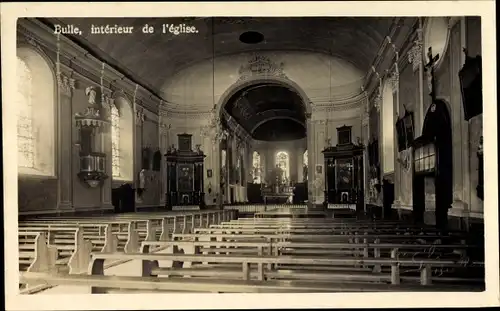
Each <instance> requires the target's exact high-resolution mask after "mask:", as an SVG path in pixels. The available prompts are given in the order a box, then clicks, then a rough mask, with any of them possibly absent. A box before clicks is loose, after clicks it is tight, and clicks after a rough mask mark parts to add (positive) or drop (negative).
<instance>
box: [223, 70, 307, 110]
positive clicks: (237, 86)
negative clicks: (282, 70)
mask: <svg viewBox="0 0 500 311" xmlns="http://www.w3.org/2000/svg"><path fill="white" fill-rule="evenodd" d="M260 83H275V84H278V85H280V86H282V87H285V88H287V89H289V90H290V91H292V92H295V93H296V94H297V95H298V96H299V97H300V99H301V101H302V104H303V105H304V108H305V111H306V114H310V113H311V112H312V107H311V101H310V100H309V98H308V97H307V95H306V93H305V92H304V90H303V89H302V88H301V87H300V86H299V85H298V84H297V83H295V82H294V81H292V80H290V79H286V78H282V77H277V76H274V77H261V76H256V77H249V78H247V79H245V80H242V81H237V82H235V83H234V84H233V85H231V86H230V87H229V88H227V90H226V91H225V92H224V93H223V94H222V95H221V97H220V98H219V101H218V102H217V106H216V107H215V113H216V116H219V117H220V118H221V119H222V112H223V111H224V107H225V106H226V104H227V103H228V101H229V99H230V98H231V97H232V96H233V95H234V94H236V93H237V92H238V91H240V90H242V89H244V88H246V87H249V86H251V85H254V84H260Z"/></svg>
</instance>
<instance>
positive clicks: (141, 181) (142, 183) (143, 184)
mask: <svg viewBox="0 0 500 311" xmlns="http://www.w3.org/2000/svg"><path fill="white" fill-rule="evenodd" d="M145 190H146V170H145V169H142V170H141V171H140V172H139V187H137V196H138V199H139V200H140V201H142V194H143V193H144V191H145Z"/></svg>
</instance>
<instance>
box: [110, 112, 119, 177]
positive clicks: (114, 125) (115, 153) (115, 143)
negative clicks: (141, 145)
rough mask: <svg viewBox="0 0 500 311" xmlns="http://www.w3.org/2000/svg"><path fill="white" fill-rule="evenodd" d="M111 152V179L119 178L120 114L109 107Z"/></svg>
mask: <svg viewBox="0 0 500 311" xmlns="http://www.w3.org/2000/svg"><path fill="white" fill-rule="evenodd" d="M111 150H112V162H113V164H112V166H113V177H120V112H119V111H118V108H116V105H115V104H112V105H111Z"/></svg>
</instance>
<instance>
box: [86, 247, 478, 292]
mask: <svg viewBox="0 0 500 311" xmlns="http://www.w3.org/2000/svg"><path fill="white" fill-rule="evenodd" d="M397 254H398V250H397V249H393V250H392V251H391V258H362V259H359V258H317V257H302V256H301V257H290V256H270V255H260V256H243V255H223V256H220V255H198V254H159V253H153V254H151V253H136V254H132V253H130V254H120V253H95V254H92V259H91V263H90V266H89V272H90V273H91V274H92V275H104V261H105V260H109V259H117V258H123V259H127V260H140V261H142V276H143V277H149V276H152V275H162V273H168V272H169V270H171V269H169V268H160V267H159V263H158V262H159V261H172V262H178V263H184V262H191V263H193V262H215V263H221V264H238V265H240V271H239V273H240V278H242V279H243V280H251V265H256V266H257V279H258V280H259V281H263V280H266V279H267V276H266V273H267V270H266V269H264V266H265V265H266V266H268V267H269V266H270V265H274V266H276V265H287V264H289V265H301V266H355V265H370V266H376V265H379V266H388V267H390V282H391V284H393V285H398V284H400V282H401V277H400V267H411V268H414V269H418V270H419V271H420V284H421V285H431V284H432V268H433V267H442V266H446V267H462V266H463V263H462V262H460V260H453V259H426V258H421V259H416V258H398V256H397ZM476 264H480V263H476ZM174 267H178V268H180V266H179V265H178V264H176V265H174ZM271 271H272V270H271ZM346 277H347V275H346ZM370 278H373V276H370ZM302 281H305V280H302ZM343 281H345V279H343Z"/></svg>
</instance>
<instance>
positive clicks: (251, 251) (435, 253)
mask: <svg viewBox="0 0 500 311" xmlns="http://www.w3.org/2000/svg"><path fill="white" fill-rule="evenodd" d="M154 248H156V249H158V248H161V249H167V250H168V251H169V252H170V253H179V252H182V253H184V254H205V255H207V254H216V255H219V254H231V255H242V254H244V255H254V256H260V255H263V254H268V255H276V256H283V255H284V256H286V255H307V256H315V257H320V256H335V257H341V256H348V257H351V258H359V257H363V258H370V257H371V258H381V257H384V256H391V254H392V253H391V252H392V251H396V252H397V255H398V258H411V259H421V258H424V259H425V258H443V259H456V260H461V261H462V262H464V263H465V262H466V261H465V260H466V259H467V258H468V257H466V256H465V253H464V252H463V250H465V249H475V248H477V246H475V245H463V244H458V245H452V244H449V245H446V244H441V245H423V244H401V243H380V241H379V240H375V242H374V243H368V242H367V240H366V239H365V240H363V242H362V243H359V242H355V243H312V242H272V241H269V240H268V241H265V240H261V241H253V242H248V241H237V242H234V241H233V242H223V241H150V242H143V243H142V251H141V252H142V253H148V252H150V250H151V249H154ZM456 250H459V251H460V252H458V253H456V252H455V251H456ZM365 267H366V266H365ZM356 268H358V267H356ZM381 268H382V267H381V266H380V265H375V266H374V267H373V271H374V272H381V270H382V269H381Z"/></svg>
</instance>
